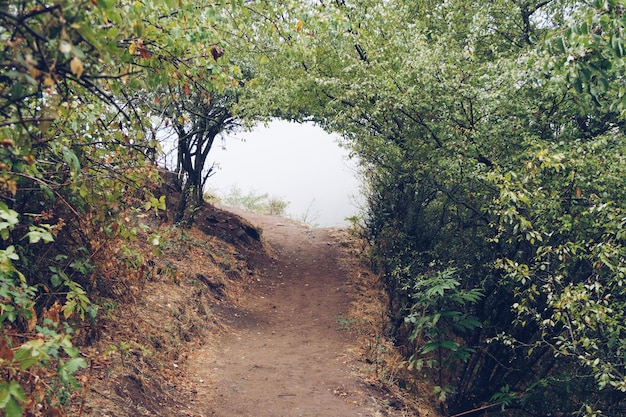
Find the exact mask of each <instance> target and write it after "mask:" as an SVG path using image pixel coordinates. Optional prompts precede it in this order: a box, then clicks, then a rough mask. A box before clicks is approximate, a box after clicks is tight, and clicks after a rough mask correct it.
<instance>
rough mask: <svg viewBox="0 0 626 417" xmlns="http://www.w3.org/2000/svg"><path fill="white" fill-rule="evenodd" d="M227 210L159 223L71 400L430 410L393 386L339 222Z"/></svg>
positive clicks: (331, 412)
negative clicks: (187, 223)
mask: <svg viewBox="0 0 626 417" xmlns="http://www.w3.org/2000/svg"><path fill="white" fill-rule="evenodd" d="M228 210H230V211H224V210H221V209H218V208H216V207H213V206H209V205H206V206H205V207H204V209H203V211H202V213H200V215H199V216H198V222H197V226H196V227H194V228H192V229H190V230H182V231H179V232H178V233H179V234H178V235H176V234H170V239H171V240H170V242H169V245H167V249H166V250H165V251H164V253H163V256H161V257H158V258H154V260H153V266H152V271H149V273H148V274H147V277H148V278H147V279H146V280H145V282H144V283H141V285H140V286H139V287H137V288H132V291H133V292H134V293H133V297H130V298H128V299H129V302H128V303H125V304H124V305H122V304H119V305H117V306H115V307H112V308H113V309H114V314H113V313H112V314H109V315H108V317H107V318H106V319H104V321H105V322H104V323H103V324H102V326H101V327H100V328H101V329H102V334H101V335H100V338H99V341H98V342H97V343H96V344H95V345H94V347H92V348H90V351H91V354H92V356H93V361H92V366H91V368H90V369H89V371H88V373H87V374H86V375H84V376H83V381H84V382H85V383H86V389H85V391H84V392H83V398H84V406H82V410H75V414H77V415H81V414H82V415H94V416H96V415H97V416H107V415H108V416H116V417H118V416H139V415H145V416H148V415H150V416H224V417H225V416H233V415H238V416H253V415H254V416H292V415H302V416H339V415H363V416H418V415H431V416H432V415H434V413H433V412H432V411H427V410H428V408H427V407H426V406H425V405H418V404H416V403H414V402H412V401H408V400H406V399H403V398H402V396H401V395H399V393H398V392H397V391H396V390H395V389H393V388H392V387H393V383H395V382H397V377H398V376H397V374H398V372H399V366H398V364H399V363H400V360H399V359H398V358H397V357H396V356H395V355H393V354H392V353H391V352H392V350H393V349H391V348H390V346H389V345H388V344H386V342H384V340H383V338H382V337H381V329H382V327H383V324H382V322H381V319H382V318H383V317H384V313H383V309H382V304H381V303H382V298H381V294H380V293H379V292H378V291H377V290H372V289H371V288H377V285H376V277H375V276H373V274H371V273H369V272H368V271H367V270H366V269H364V268H363V267H362V265H360V264H359V261H358V260H357V257H356V255H355V253H354V251H353V246H354V245H353V243H354V242H353V239H352V238H351V237H350V235H349V233H348V232H347V231H346V230H342V229H309V228H307V227H305V226H303V225H300V224H296V223H294V222H291V221H289V220H285V219H282V218H278V217H272V216H262V215H257V214H251V213H246V212H241V211H237V210H235V209H228ZM232 211H237V214H234V213H233V212H232ZM239 215H241V216H243V217H245V219H244V218H242V217H240V216H239ZM162 227H168V226H167V225H166V224H164V225H163V226H162ZM385 352H387V353H385Z"/></svg>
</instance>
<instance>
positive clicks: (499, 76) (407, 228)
mask: <svg viewBox="0 0 626 417" xmlns="http://www.w3.org/2000/svg"><path fill="white" fill-rule="evenodd" d="M318 12H319V13H321V14H322V16H323V17H322V18H319V20H316V19H313V18H311V19H309V20H305V23H304V30H303V32H304V34H303V35H302V36H301V38H302V39H297V42H296V40H293V41H292V42H293V43H295V44H296V45H297V47H296V48H293V47H292V46H291V45H290V48H291V49H290V50H289V52H290V55H289V58H291V60H287V62H286V63H285V58H284V57H282V60H281V58H277V61H278V62H277V64H276V65H277V66H278V65H280V66H283V67H289V68H290V69H291V71H290V73H289V74H287V75H286V76H285V77H283V78H281V79H280V80H279V81H275V80H272V79H271V78H270V77H269V75H270V74H272V73H275V72H272V70H273V71H275V67H270V69H268V70H267V73H266V74H267V76H268V78H267V83H268V84H267V85H280V86H281V89H280V91H279V89H278V88H277V89H276V91H274V90H273V89H269V90H268V91H265V94H264V95H263V97H261V98H260V99H259V100H260V101H261V103H262V104H261V105H262V106H266V107H268V108H272V106H273V105H275V106H276V107H279V108H280V114H282V115H289V116H290V117H293V118H296V119H311V118H313V119H314V120H316V121H318V122H319V123H320V124H322V125H324V126H325V127H326V128H327V129H329V130H332V131H336V132H340V133H342V134H343V136H344V138H345V141H346V142H347V143H348V144H349V146H350V147H351V149H352V150H353V152H354V154H356V155H357V156H358V157H359V159H360V160H361V162H362V167H363V173H364V178H365V181H366V185H367V188H368V210H367V213H366V214H365V218H364V220H365V225H366V231H367V234H368V236H369V238H370V241H371V254H372V259H373V262H374V264H375V265H376V266H377V268H378V270H379V271H380V273H381V274H382V279H383V281H384V284H385V286H386V289H387V291H388V293H389V296H390V299H391V305H390V314H391V320H392V322H393V329H394V330H393V335H394V336H395V337H396V342H397V343H398V344H399V345H403V346H405V347H406V348H408V349H409V354H408V355H407V356H408V363H409V366H410V367H411V368H412V369H413V370H415V373H414V377H416V378H421V377H423V376H427V377H429V378H431V381H432V384H433V386H434V390H435V392H436V393H437V395H438V397H439V399H440V400H441V401H442V406H443V407H444V408H446V409H447V410H448V411H449V412H450V413H451V414H454V413H459V412H465V411H467V410H470V409H473V408H477V409H484V408H490V409H491V410H492V411H495V410H498V409H502V408H504V409H507V413H511V412H513V413H514V414H519V415H546V414H547V413H564V414H567V415H593V414H597V413H599V412H602V413H605V414H608V415H617V414H623V413H624V409H625V407H626V404H625V403H624V399H623V398H624V395H623V393H624V390H625V389H626V387H625V386H624V382H625V381H626V380H625V379H624V376H625V375H626V366H625V365H626V363H625V362H624V358H625V356H624V354H625V351H624V348H625V347H626V345H624V340H625V339H624V336H625V335H624V326H623V325H622V323H623V322H624V320H623V311H624V308H623V307H624V303H625V302H626V301H625V300H626V299H625V298H624V297H625V295H626V294H624V287H623V285H624V272H625V270H624V262H625V261H626V258H625V256H624V255H625V253H624V250H625V249H624V232H623V227H624V222H625V217H624V209H625V207H624V204H626V203H625V202H626V200H625V199H624V197H625V196H624V187H623V184H624V181H625V179H626V176H625V175H626V174H625V172H626V171H625V164H626V160H625V159H624V152H625V150H626V148H625V147H624V135H625V134H626V131H625V126H626V125H625V122H624V114H625V110H626V108H625V107H624V97H626V91H625V90H624V88H623V77H624V58H623V56H624V51H623V49H624V41H623V38H622V34H623V31H624V25H625V20H624V8H623V6H622V5H620V4H618V2H616V1H596V2H594V3H593V4H592V5H591V4H586V3H581V2H575V1H567V0H562V1H560V0H559V1H557V0H553V1H548V2H515V1H495V2H468V1H463V0H458V1H455V0H452V1H445V2H439V1H427V0H426V1H411V2H405V1H393V2H391V3H388V2H387V3H385V5H384V6H383V5H381V4H379V3H378V2H374V1H359V2H349V1H339V2H335V4H334V5H332V6H331V5H327V7H326V8H323V9H322V8H320V10H319V11H318ZM277 56H278V57H280V55H277ZM285 91H289V92H290V93H292V94H287V93H285ZM274 108H275V107H274ZM311 115H313V116H311ZM565 393H567V394H566V395H565ZM490 412H491V411H490Z"/></svg>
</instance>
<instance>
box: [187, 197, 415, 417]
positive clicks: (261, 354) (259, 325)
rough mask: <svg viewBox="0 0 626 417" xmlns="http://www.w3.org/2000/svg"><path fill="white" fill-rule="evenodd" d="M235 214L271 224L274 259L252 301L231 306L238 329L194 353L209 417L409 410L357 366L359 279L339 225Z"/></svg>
mask: <svg viewBox="0 0 626 417" xmlns="http://www.w3.org/2000/svg"><path fill="white" fill-rule="evenodd" d="M228 210H229V211H233V212H235V213H236V214H238V215H240V216H242V217H244V218H246V219H247V220H248V221H250V222H251V223H252V224H254V225H255V226H258V227H260V228H261V229H262V231H263V238H264V240H265V242H266V244H268V245H269V246H270V247H271V251H272V254H273V257H272V260H271V261H270V262H269V263H267V264H266V265H264V268H263V271H262V272H263V277H262V278H260V281H259V282H257V284H256V285H254V288H253V289H251V295H250V296H249V297H248V298H247V299H246V302H245V306H243V307H240V308H232V309H229V310H228V316H229V317H228V320H229V324H230V326H231V327H232V328H233V329H234V332H233V334H227V335H224V336H222V337H220V338H219V340H216V341H213V342H209V343H207V344H206V346H205V347H204V348H203V349H201V350H199V352H198V354H197V355H196V356H197V357H196V358H194V359H193V365H192V367H191V372H192V375H193V376H192V378H194V379H196V380H197V381H198V382H199V388H198V394H199V398H198V400H199V401H202V402H204V403H205V404H206V408H205V409H206V411H205V413H204V414H203V416H205V417H207V416H215V417H234V416H239V417H288V416H289V417H291V416H307V417H311V416H319V417H322V416H324V417H340V416H341V417H347V416H366V417H367V416H369V417H379V416H401V415H407V414H405V413H403V412H402V411H400V410H395V409H393V408H391V407H389V406H388V401H387V400H386V398H384V395H383V394H382V393H380V392H379V391H378V390H376V389H374V387H372V386H371V385H369V384H367V383H365V382H364V381H362V380H361V379H360V378H359V377H358V375H356V374H355V373H354V372H353V370H352V367H351V363H352V361H353V356H354V355H352V354H351V353H350V352H351V349H354V337H353V335H352V334H350V332H349V331H347V330H345V329H343V328H342V326H341V321H342V320H341V319H342V317H345V315H346V314H347V311H348V309H349V304H350V284H349V282H348V279H347V274H346V271H344V270H342V268H341V265H340V262H339V257H340V253H341V249H340V248H339V246H338V242H337V240H336V239H335V237H334V232H336V229H309V228H307V227H306V226H303V225H301V224H298V223H295V222H291V221H289V220H285V219H283V218H279V217H274V216H262V215H258V214H252V213H247V212H244V211H239V210H237V209H231V208H228ZM381 397H382V398H381ZM203 408H204V407H203Z"/></svg>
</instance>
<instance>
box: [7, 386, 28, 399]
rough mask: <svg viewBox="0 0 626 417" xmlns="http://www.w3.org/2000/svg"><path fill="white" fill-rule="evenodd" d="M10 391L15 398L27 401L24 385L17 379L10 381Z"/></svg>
mask: <svg viewBox="0 0 626 417" xmlns="http://www.w3.org/2000/svg"><path fill="white" fill-rule="evenodd" d="M9 392H10V393H11V395H12V396H13V397H14V398H16V399H18V400H20V401H26V395H25V394H24V390H22V387H21V386H20V384H18V383H17V382H16V381H11V382H10V385H9Z"/></svg>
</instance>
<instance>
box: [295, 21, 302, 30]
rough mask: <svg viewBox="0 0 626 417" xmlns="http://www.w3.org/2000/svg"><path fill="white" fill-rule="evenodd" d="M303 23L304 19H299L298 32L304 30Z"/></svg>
mask: <svg viewBox="0 0 626 417" xmlns="http://www.w3.org/2000/svg"><path fill="white" fill-rule="evenodd" d="M303 25H304V23H303V22H302V20H298V23H296V32H300V31H302V26H303Z"/></svg>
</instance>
